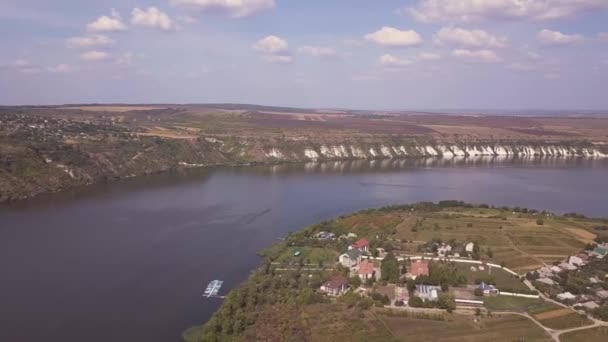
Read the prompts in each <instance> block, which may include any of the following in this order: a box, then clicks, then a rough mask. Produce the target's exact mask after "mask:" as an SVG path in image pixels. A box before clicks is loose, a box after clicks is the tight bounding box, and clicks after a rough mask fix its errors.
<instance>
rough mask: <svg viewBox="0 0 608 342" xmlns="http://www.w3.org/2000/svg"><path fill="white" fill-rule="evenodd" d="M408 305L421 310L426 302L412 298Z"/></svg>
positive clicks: (418, 298)
mask: <svg viewBox="0 0 608 342" xmlns="http://www.w3.org/2000/svg"><path fill="white" fill-rule="evenodd" d="M407 305H409V306H411V307H413V308H421V307H423V306H424V301H423V300H422V298H420V297H418V296H411V297H410V299H409V300H408V301H407Z"/></svg>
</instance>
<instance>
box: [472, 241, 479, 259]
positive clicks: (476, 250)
mask: <svg viewBox="0 0 608 342" xmlns="http://www.w3.org/2000/svg"><path fill="white" fill-rule="evenodd" d="M473 259H475V260H479V244H478V243H477V242H475V243H474V244H473Z"/></svg>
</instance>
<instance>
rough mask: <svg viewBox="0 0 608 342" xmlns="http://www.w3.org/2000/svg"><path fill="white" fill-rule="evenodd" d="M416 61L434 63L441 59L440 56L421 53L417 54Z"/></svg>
mask: <svg viewBox="0 0 608 342" xmlns="http://www.w3.org/2000/svg"><path fill="white" fill-rule="evenodd" d="M417 59H418V60H421V61H436V60H440V59H441V55H440V54H437V53H431V52H422V53H420V54H418V57H417Z"/></svg>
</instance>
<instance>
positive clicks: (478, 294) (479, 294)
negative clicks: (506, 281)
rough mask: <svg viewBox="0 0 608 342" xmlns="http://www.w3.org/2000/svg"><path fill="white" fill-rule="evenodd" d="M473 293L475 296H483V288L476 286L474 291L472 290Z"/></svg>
mask: <svg viewBox="0 0 608 342" xmlns="http://www.w3.org/2000/svg"><path fill="white" fill-rule="evenodd" d="M473 294H475V296H477V297H483V290H482V289H480V288H479V287H478V288H476V289H475V291H473Z"/></svg>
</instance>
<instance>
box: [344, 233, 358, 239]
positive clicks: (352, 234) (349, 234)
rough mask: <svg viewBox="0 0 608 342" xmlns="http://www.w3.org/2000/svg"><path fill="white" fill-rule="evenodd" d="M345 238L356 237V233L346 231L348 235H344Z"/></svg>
mask: <svg viewBox="0 0 608 342" xmlns="http://www.w3.org/2000/svg"><path fill="white" fill-rule="evenodd" d="M346 238H347V239H356V238H357V234H355V233H348V235H346Z"/></svg>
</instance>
